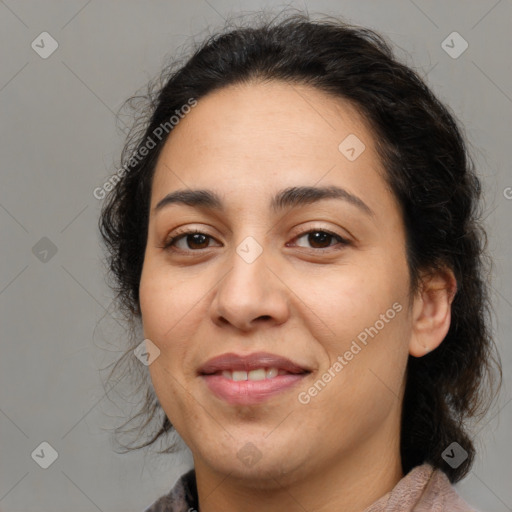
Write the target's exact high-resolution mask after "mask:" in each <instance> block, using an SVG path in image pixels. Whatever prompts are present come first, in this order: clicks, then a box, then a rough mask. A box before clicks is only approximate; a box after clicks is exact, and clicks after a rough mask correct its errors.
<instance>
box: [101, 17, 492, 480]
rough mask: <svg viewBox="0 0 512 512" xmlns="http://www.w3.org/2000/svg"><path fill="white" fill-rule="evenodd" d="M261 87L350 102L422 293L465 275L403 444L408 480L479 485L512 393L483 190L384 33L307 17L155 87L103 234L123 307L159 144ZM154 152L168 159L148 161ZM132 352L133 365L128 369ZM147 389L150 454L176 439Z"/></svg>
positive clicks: (225, 42)
mask: <svg viewBox="0 0 512 512" xmlns="http://www.w3.org/2000/svg"><path fill="white" fill-rule="evenodd" d="M257 80H269V81H270V80H280V81H285V82H287V83H292V84H306V85H310V86H311V87H314V88H316V89H318V90H320V91H323V92H324V93H326V94H328V95H330V96H332V97H336V98H343V99H345V100H349V101H350V102H351V104H352V105H354V106H355V107H356V108H357V109H358V110H359V112H360V113H361V114H362V115H363V117H364V118H365V119H366V120H367V121H368V123H369V125H370V127H371V129H372V131H373V133H374V134H375V140H376V143H377V150H378V153H379V156H380V157H381V159H382V162H383V164H384V168H385V171H386V175H385V177H384V178H385V179H386V180H387V183H388V185H389V187H390V190H391V191H392V193H393V194H394V195H395V196H396V198H397V199H398V203H399V206H400V208H401V212H402V215H403V218H404V222H405V228H406V252H407V261H408V267H409V269H408V270H409V274H410V277H411V291H412V292H414V291H416V290H417V289H418V287H419V286H420V284H421V276H422V275H423V273H425V272H429V271H435V270H439V269H443V268H446V267H448V268H450V269H451V270H452V271H453V273H454V275H455V278H456V282H457V293H456V295H455V298H454V300H453V303H452V321H451V325H450V328H449V332H448V333H447V335H446V337H445V339H444V340H443V342H442V343H441V345H440V346H439V347H438V348H437V349H436V350H434V351H433V352H431V353H429V354H427V355H425V356H423V357H412V356H409V360H408V364H407V372H406V387H405V395H404V401H403V407H402V418H401V435H400V452H401V461H402V469H403V471H404V474H406V473H408V472H409V471H410V470H411V469H412V468H413V467H415V466H417V465H419V464H423V463H425V462H428V463H430V464H432V465H433V466H434V467H435V468H440V469H442V470H443V471H444V472H445V473H446V474H447V475H448V477H449V479H450V481H451V482H452V483H455V482H457V481H459V480H460V479H462V478H463V477H464V476H465V475H466V474H467V473H468V472H469V470H470V469H471V466H472V464H473V460H474V456H475V447H474V444H473V439H472V436H471V434H470V429H469V426H468V422H469V420H470V419H472V418H478V419H480V418H482V417H483V415H484V414H485V413H486V412H487V411H488V409H489V407H490V404H491V402H492V400H493V398H495V396H496V395H497V391H498V390H499V388H500V386H501V380H502V370H501V364H500V358H499V353H498V352H497V350H496V347H495V344H494V340H493V338H492V335H491V313H492V310H491V306H490V297H489V286H490V285H489V275H490V272H489V270H490V264H489V262H490V260H489V257H488V255H487V252H486V251H487V238H486V233H485V231H484V229H483V227H482V226H483V224H482V222H483V221H482V204H481V203H482V197H481V195H482V192H481V184H480V181H479V179H478V177H477V175H476V173H475V169H474V164H473V162H472V160H471V157H470V155H469V152H468V150H467V147H466V142H465V140H464V137H463V134H462V129H461V127H460V126H459V125H458V121H456V119H455V116H454V114H453V113H451V112H450V111H449V109H448V107H446V106H445V105H443V104H442V103H441V102H440V101H439V100H438V99H437V98H436V97H435V96H434V94H433V93H432V91H431V90H430V89H429V88H428V86H427V85H426V84H425V82H424V81H423V79H422V78H420V76H419V75H418V74H417V72H415V71H413V70H412V69H411V68H410V67H409V66H407V65H405V64H402V63H400V62H399V61H398V59H397V58H396V57H395V56H394V54H393V51H392V48H391V44H390V43H388V42H387V41H386V40H385V39H384V38H383V36H381V35H379V34H377V33H376V32H374V31H373V30H370V29H368V28H363V27H358V26H354V25H351V24H348V23H346V22H345V21H342V20H341V19H339V18H334V17H324V18H323V19H322V20H312V19H311V18H310V16H309V15H306V14H303V13H300V14H294V15H288V16H287V17H285V19H282V20H279V19H278V18H273V19H270V20H264V21H260V22H259V23H256V24H253V25H251V26H237V27H229V28H228V27H227V26H226V28H225V30H221V31H218V32H217V33H215V34H213V35H210V36H209V37H208V38H206V39H205V40H204V41H203V42H202V43H200V44H199V45H197V47H196V48H195V50H194V51H193V53H192V55H191V56H189V57H188V58H186V59H185V61H184V62H180V63H179V64H178V61H177V60H174V61H173V62H172V63H171V65H170V66H168V67H166V68H164V70H163V72H162V74H161V75H160V77H159V83H152V84H150V86H149V89H148V92H147V93H146V94H145V95H143V96H135V97H134V98H131V99H130V100H128V101H131V102H132V104H133V100H134V99H135V100H140V99H142V100H144V102H145V106H144V108H142V110H141V108H140V105H138V106H137V107H136V108H137V109H138V111H139V112H143V116H145V118H144V117H143V118H141V119H142V121H140V120H139V122H138V124H137V123H136V128H135V129H134V130H133V131H132V134H131V135H129V137H128V140H127V142H126V145H125V147H124V150H123V153H122V156H121V162H122V163H123V173H122V174H123V176H122V178H120V179H119V180H118V183H117V184H116V186H115V187H113V189H112V190H111V191H110V193H109V194H108V197H106V199H105V203H104V205H103V209H102V212H101V217H100V221H99V227H100V232H101V235H102V238H103V242H104V244H105V246H106V249H107V254H108V256H107V257H108V267H109V270H110V275H111V277H112V278H113V281H112V283H111V286H112V288H113V289H114V290H115V291H116V300H117V303H118V306H119V308H120V309H121V310H122V311H123V312H124V313H125V314H126V315H127V316H129V317H131V318H132V319H135V320H136V321H138V320H140V317H141V311H140V306H139V282H140V277H141V272H142V265H143V259H144V251H145V246H146V240H147V231H148V219H149V204H150V193H151V183H152V178H153V174H154V170H155V166H156V162H157V159H158V156H159V154H160V151H161V149H162V147H163V145H164V144H165V142H166V139H167V137H168V133H167V134H166V136H164V137H162V136H160V137H155V133H160V132H161V131H160V132H158V127H160V126H162V125H163V124H165V123H166V122H168V120H169V118H170V117H171V116H173V115H174V114H175V113H176V112H179V111H180V109H181V108H182V107H183V105H186V104H187V103H188V102H189V101H190V99H191V98H194V99H196V100H199V101H200V99H201V98H202V97H204V96H205V95H207V94H208V93H210V92H212V91H214V90H217V89H220V88H223V87H226V86H228V85H232V84H239V83H251V82H254V81H257ZM170 131H171V130H169V133H170ZM149 139H151V140H152V142H153V144H154V147H152V149H151V150H150V151H149V152H148V151H146V152H144V151H141V149H142V148H143V147H144V145H147V141H148V140H149ZM155 139H156V140H155ZM144 153H145V156H143V157H141V156H140V155H142V154H144ZM133 155H137V158H134V156H133ZM132 349H133V347H132V348H130V349H129V350H128V351H127V352H125V354H124V356H123V358H124V361H125V362H126V361H127V360H129V358H130V356H132V354H131V350H132ZM123 358H121V359H120V360H118V361H117V363H120V362H121V360H123ZM133 359H134V358H133V357H132V360H133ZM139 366H142V365H139ZM116 367H117V364H116ZM116 367H115V368H116ZM145 370H146V369H145V368H144V371H145ZM496 376H499V383H498V385H497V386H496V393H494V388H495V386H494V384H496V379H495V377H496ZM144 378H146V379H147V372H146V375H145V377H144ZM143 380H144V379H143ZM143 386H145V387H144V389H145V398H144V401H143V403H142V406H141V408H140V410H139V412H138V414H137V415H135V416H134V417H132V418H131V420H133V419H135V418H138V419H141V418H142V419H143V420H144V422H143V424H142V426H140V427H139V429H142V430H141V431H144V429H146V428H147V427H148V425H149V423H150V421H152V420H153V419H154V418H156V419H157V422H158V425H159V429H158V430H157V431H156V432H154V433H153V434H152V435H151V436H150V438H149V439H148V440H147V441H146V442H144V443H142V444H139V445H137V446H135V445H131V446H130V448H128V449H137V448H141V447H143V446H149V445H150V444H152V443H154V442H155V441H156V440H157V439H159V438H162V436H163V438H164V439H165V438H166V436H165V435H166V434H168V433H170V432H171V431H173V430H174V428H173V426H172V425H171V423H170V421H169V419H168V418H167V417H166V416H165V415H163V414H162V409H161V406H160V405H159V403H158V400H157V398H156V396H155V393H154V390H152V389H151V385H150V384H148V383H147V382H145V381H144V384H143ZM131 420H129V421H131ZM128 423H129V422H126V423H125V425H126V424H128ZM132 430H133V429H132ZM454 441H455V442H457V443H459V444H460V445H461V446H462V447H463V448H464V449H465V450H466V452H467V453H468V457H467V458H466V460H465V461H464V462H463V463H462V464H461V465H459V466H458V467H456V468H454V467H451V466H450V465H448V464H447V463H446V462H445V461H444V460H443V458H442V453H443V451H444V450H445V449H446V448H447V447H448V446H449V445H450V444H451V443H452V442H454ZM172 451H173V448H172V447H170V448H167V449H166V450H164V452H172ZM160 453H162V452H160Z"/></svg>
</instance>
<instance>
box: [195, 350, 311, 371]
mask: <svg viewBox="0 0 512 512" xmlns="http://www.w3.org/2000/svg"><path fill="white" fill-rule="evenodd" d="M258 368H277V369H278V370H285V371H287V372H290V373H309V372H310V370H309V369H307V368H304V367H302V366H300V365H299V364H297V363H294V362H293V361H291V360H290V359H288V358H286V357H283V356H278V355H276V354H270V353H269V352H254V353H252V354H246V355H239V354H235V353H233V352H229V353H226V354H221V355H220V356H217V357H213V358H212V359H209V360H208V361H207V362H206V363H205V364H203V366H201V367H200V368H199V374H201V375H211V374H213V373H217V372H219V371H224V370H229V371H237V370H238V371H240V370H242V371H243V370H245V371H246V372H249V371H251V370H256V369H258Z"/></svg>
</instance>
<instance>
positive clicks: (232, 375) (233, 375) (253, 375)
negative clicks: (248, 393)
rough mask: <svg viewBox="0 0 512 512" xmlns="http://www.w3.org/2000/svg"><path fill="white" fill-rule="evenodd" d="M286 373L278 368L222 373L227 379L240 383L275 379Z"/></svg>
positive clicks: (225, 371)
mask: <svg viewBox="0 0 512 512" xmlns="http://www.w3.org/2000/svg"><path fill="white" fill-rule="evenodd" d="M286 373H287V372H285V371H284V370H278V369H277V368H267V369H265V368H258V369H256V370H251V371H250V372H246V371H244V370H235V371H233V372H231V371H229V370H224V371H223V372H222V376H223V377H226V379H230V380H233V381H235V382H238V381H240V380H264V379H273V378H274V377H277V376H278V375H285V374H286Z"/></svg>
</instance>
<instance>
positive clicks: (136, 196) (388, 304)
mask: <svg viewBox="0 0 512 512" xmlns="http://www.w3.org/2000/svg"><path fill="white" fill-rule="evenodd" d="M149 99H150V103H149V106H150V110H149V119H148V121H147V123H146V125H145V126H144V130H143V131H141V132H138V133H139V136H138V137H136V138H135V139H132V142H129V143H128V144H127V146H126V150H125V152H124V166H123V168H122V172H120V173H119V183H118V184H117V185H116V187H115V188H114V190H113V191H112V192H111V193H110V195H109V197H108V198H107V201H106V204H105V206H104V209H103V212H102V216H101V219H100V228H101V232H102V235H103V237H104V241H105V243H106V246H107V248H108V249H109V255H110V259H109V263H110V266H111V271H112V273H113V275H114V277H115V278H116V279H117V290H118V298H119V301H120V304H121V306H123V307H124V309H125V311H126V312H127V313H128V314H129V315H131V318H132V319H134V320H135V321H140V325H141V327H142V330H143V334H144V339H145V340H144V342H143V343H142V344H141V340H140V339H138V340H137V341H136V343H135V345H134V347H131V348H130V351H129V352H127V354H130V357H131V358H132V359H133V354H132V351H133V349H134V348H135V347H137V348H135V353H136V354H137V355H138V356H139V359H141V360H142V362H143V363H144V365H140V364H139V366H140V367H141V368H142V369H144V371H148V370H149V374H150V377H151V383H152V385H151V386H150V387H149V388H148V392H147V397H146V402H145V404H144V407H143V409H142V410H141V412H140V414H139V417H141V416H142V417H144V414H146V413H147V415H146V420H145V423H144V426H147V425H149V422H150V421H151V420H152V419H153V418H158V415H159V413H160V412H162V411H163V413H165V417H164V418H162V417H161V416H160V421H162V423H161V424H160V428H159V430H158V431H157V432H156V433H154V434H153V435H152V436H150V439H149V440H147V441H146V442H145V443H141V444H140V446H146V445H149V444H152V443H153V442H155V441H157V440H161V439H163V438H165V436H167V435H168V434H169V433H171V432H172V431H174V430H175V431H176V432H178V434H179V435H180V436H181V438H182V439H183V440H184V442H185V443H186V445H187V446H188V447H189V448H190V450H191V453H192V455H193V459H194V468H193V469H192V470H191V471H189V472H188V473H187V474H185V475H183V476H182V477H181V478H180V479H179V481H178V482H177V483H176V485H175V486H174V488H173V489H172V490H171V492H170V493H169V494H168V495H166V496H163V497H162V498H160V499H159V500H158V501H156V502H155V503H154V504H153V505H152V506H150V507H149V508H147V512H156V511H164V510H165V511H178V510H180V511H181V510H190V509H195V510H200V511H201V512H213V511H218V510H222V511H235V510H237V511H239V510H244V511H251V510H266V511H273V510H276V511H277V510H289V511H295V510H297V511H299V510H300V511H302V510H308V511H324V510H344V511H345V512H347V511H354V512H356V511H358V512H359V511H363V510H365V511H372V512H374V511H381V510H382V511H383V510H386V511H394V510H400V511H404V510H433V509H435V510H450V511H457V510H460V511H463V510H464V511H466V510H473V509H472V508H471V507H470V506H469V505H468V504H467V503H465V502H464V500H463V499H462V498H461V497H460V496H459V495H458V494H457V493H456V491H455V490H454V488H453V487H452V484H453V483H455V482H457V481H459V480H460V479H461V478H462V477H464V476H465V475H466V474H467V473H468V471H469V470H470V468H471V465H472V462H473V459H474V455H475V450H474V446H473V443H472V440H471V437H470V435H469V433H468V430H467V420H468V419H469V418H470V417H472V416H475V415H476V414H477V412H481V411H484V410H485V409H486V407H487V406H488V405H489V401H486V400H484V399H483V396H484V391H485V390H484V389H483V384H484V381H485V377H486V376H487V375H492V370H493V365H494V364H495V363H496V359H494V357H493V356H492V349H493V347H494V345H493V341H492V339H491V337H490V334H489V319H488V295H487V285H486V281H485V280H486V276H485V274H484V268H483V261H484V260H483V254H484V245H485V244H484V240H485V238H484V233H483V231H482V229H481V227H480V220H479V210H478V206H479V197H480V183H479V180H478V178H477V177H476V175H475V173H474V170H473V166H472V164H471V160H470V158H469V156H468V154H467V151H466V148H465V143H464V140H463V137H462V135H461V130H460V128H459V127H458V125H457V123H456V121H455V120H454V118H453V116H452V115H451V114H450V113H449V112H448V110H447V108H446V107H445V106H443V105H442V104H441V103H440V102H439V101H438V100H437V99H436V98H435V97H434V95H433V94H432V92H431V91H430V90H429V89H428V88H427V86H426V85H425V84H424V82H423V81H422V80H421V79H420V78H419V77H418V76H417V75H416V74H415V73H414V72H413V71H412V70H411V69H409V68H408V67H406V66H404V65H403V64H401V63H399V62H397V60H395V58H394V57H393V54H392V51H391V49H390V47H389V46H388V44H387V43H386V42H385V41H384V40H383V39H382V38H381V37H380V36H379V35H377V34H376V33H374V32H372V31H370V30H368V29H364V28H359V27H354V26H349V25H347V24H345V23H343V22H341V21H339V20H333V19H331V20H324V21H321V22H320V21H311V20H310V19H309V18H308V17H306V16H303V15H295V16H290V17H288V18H286V19H284V20H281V21H276V20H274V21H270V22H265V23H262V24H260V25H258V26H252V27H245V28H244V27H241V28H238V29H234V30H231V31H228V32H225V33H219V34H217V35H215V36H212V37H211V38H209V39H208V40H207V41H205V42H204V43H203V44H202V46H201V47H200V48H199V49H198V50H197V51H196V52H195V54H194V55H192V56H191V57H190V58H189V60H188V61H186V62H185V63H184V64H182V65H181V67H179V68H177V69H176V68H172V67H171V68H170V70H166V71H165V72H164V75H163V85H162V86H161V87H160V88H158V89H157V90H156V93H154V94H153V95H150V96H149ZM132 149H134V150H135V151H133V152H131V153H130V151H131V150H132ZM496 368H497V370H498V373H500V367H499V362H498V363H496ZM153 390H154V391H153ZM172 449H173V447H172V446H171V447H170V448H169V449H168V450H167V451H172Z"/></svg>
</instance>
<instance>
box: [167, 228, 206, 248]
mask: <svg viewBox="0 0 512 512" xmlns="http://www.w3.org/2000/svg"><path fill="white" fill-rule="evenodd" d="M209 239H212V237H211V236H209V235H206V234H205V233H202V232H201V231H186V232H184V233H181V234H179V235H176V236H174V237H172V238H170V239H168V240H167V242H166V243H165V245H164V249H171V248H172V247H174V246H176V247H178V250H181V251H188V250H192V251H194V250H200V249H207V248H208V242H209ZM181 240H184V241H185V247H183V246H182V247H179V246H177V245H176V243H177V242H179V241H181Z"/></svg>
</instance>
